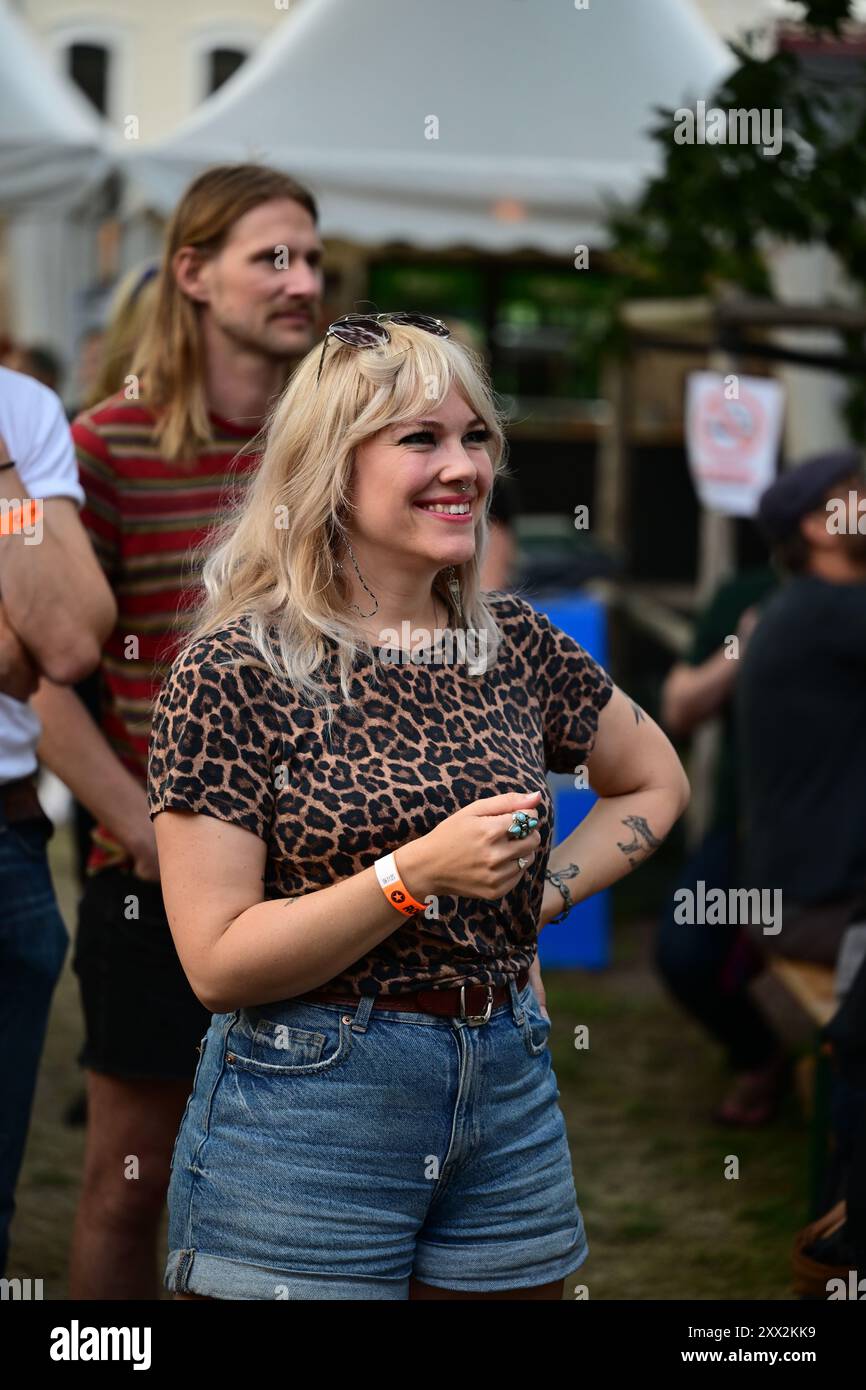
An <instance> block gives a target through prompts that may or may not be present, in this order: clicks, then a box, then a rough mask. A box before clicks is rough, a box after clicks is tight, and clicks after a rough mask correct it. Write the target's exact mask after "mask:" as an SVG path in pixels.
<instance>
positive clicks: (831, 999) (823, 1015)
mask: <svg viewBox="0 0 866 1390" xmlns="http://www.w3.org/2000/svg"><path fill="white" fill-rule="evenodd" d="M770 973H771V974H772V975H774V976H775V977H776V979H777V980H779V981H780V982H781V983H782V984H783V985H784V986H785V988H786V989H787V991H788V993H789V994H791V995H793V997H794V998H795V999H796V1001H797V1003H798V1004H799V1005H800V1007H801V1008H802V1009H803V1010H804V1012H805V1013H807V1014H808V1015H809V1017H810V1018H811V1020H812V1022H813V1023H815V1024H816V1025H817V1026H818V1027H819V1028H823V1027H824V1024H825V1023H829V1022H830V1019H831V1018H832V1017H833V1015H834V1013H835V1012H836V1008H837V1004H836V993H835V988H834V981H835V971H834V970H833V968H832V967H831V966H829V965H816V964H815V962H814V961H811V960H786V959H785V957H784V956H775V957H773V959H772V960H771V962H770Z"/></svg>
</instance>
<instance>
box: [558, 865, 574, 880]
mask: <svg viewBox="0 0 866 1390" xmlns="http://www.w3.org/2000/svg"><path fill="white" fill-rule="evenodd" d="M555 873H556V875H557V877H558V878H577V876H578V874H579V873H580V869H579V868H578V867H577V865H576V864H567V865H566V867H565V868H564V869H556V870H555Z"/></svg>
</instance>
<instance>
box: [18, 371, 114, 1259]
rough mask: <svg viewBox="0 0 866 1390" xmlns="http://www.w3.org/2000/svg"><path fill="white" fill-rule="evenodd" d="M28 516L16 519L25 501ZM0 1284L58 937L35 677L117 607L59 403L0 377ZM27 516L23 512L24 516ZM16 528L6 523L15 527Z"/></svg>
mask: <svg viewBox="0 0 866 1390" xmlns="http://www.w3.org/2000/svg"><path fill="white" fill-rule="evenodd" d="M27 500H30V501H33V502H34V503H36V504H37V510H36V513H35V516H34V515H29V516H27V515H25V509H24V508H23V505H22V504H23V503H24V502H25V501H27ZM0 501H2V510H0V516H2V525H0V1046H2V1055H3V1057H4V1066H3V1068H2V1070H0V1118H2V1125H0V1275H2V1274H3V1272H4V1270H5V1268H6V1261H7V1253H8V1243H9V1227H10V1223H11V1220H12V1214H13V1211H14V1195H15V1186H16V1183H17V1180H18V1173H19V1171H20V1167H21V1160H22V1157H23V1154H24V1145H25V1143H26V1139H27V1130H28V1127H29V1124H30V1112H31V1108H32V1103H33V1093H34V1089H35V1085H36V1074H37V1070H38V1066H39V1059H40V1057H41V1055H42V1047H43V1044H44V1041H45V1029H46V1026H47V1022H48V1011H49V1008H50V1004H51V997H52V994H53V992H54V986H55V984H56V983H57V979H58V976H59V975H60V971H61V968H62V966H63V961H64V957H65V955H66V947H67V942H68V937H67V934H66V928H65V926H64V924H63V919H62V918H61V916H60V912H59V910H58V907H57V901H56V898H55V895H54V888H53V885H52V882H51V875H50V872H49V868H48V857H47V854H46V844H47V841H48V839H49V837H50V835H51V833H52V826H51V822H50V821H49V820H48V818H47V817H46V816H45V815H44V813H43V811H42V808H41V806H40V804H39V798H38V796H37V793H36V782H35V773H36V770H37V759H36V745H37V741H38V738H39V720H38V718H37V716H36V714H35V712H34V710H33V709H32V707H31V705H30V703H29V697H30V696H31V695H32V693H33V692H34V691H35V689H36V686H37V683H38V681H39V679H40V676H46V677H48V678H50V679H51V680H52V681H54V682H57V683H58V689H59V688H60V687H61V685H63V686H65V685H68V684H69V683H70V682H72V681H75V680H78V679H79V678H80V677H81V676H83V675H85V674H86V673H87V672H88V671H90V670H91V669H92V668H93V667H94V666H95V665H96V664H97V662H98V660H99V654H100V650H101V647H102V643H103V641H104V640H105V638H106V637H107V635H108V633H109V632H110V631H111V628H112V626H113V624H114V621H115V618H116V615H117V609H116V606H115V603H114V599H113V598H112V595H111V590H110V589H109V587H108V584H107V583H106V581H105V579H104V578H103V575H102V571H101V570H100V568H99V565H98V563H97V560H96V557H95V555H94V554H93V550H92V548H91V546H90V543H89V541H88V539H87V536H86V533H85V531H84V528H83V526H82V525H81V522H80V520H79V517H78V508H79V507H80V506H81V505H82V503H83V502H84V492H83V490H82V488H81V485H80V483H79V481H78V470H77V468H76V465H75V455H74V452H73V449H72V441H71V439H70V436H69V428H68V425H67V422H66V418H65V415H64V413H63V407H62V405H61V404H60V401H59V400H58V399H57V397H56V396H55V395H54V393H53V392H52V391H49V390H48V389H47V388H46V387H44V386H42V385H41V384H40V383H39V382H37V381H34V380H33V379H32V378H30V377H27V376H24V375H21V374H19V373H17V372H13V371H9V370H8V369H7V368H5V367H0ZM28 510H29V509H28ZM16 516H17V518H18V519H17V521H16Z"/></svg>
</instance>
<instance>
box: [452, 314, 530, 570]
mask: <svg viewBox="0 0 866 1390" xmlns="http://www.w3.org/2000/svg"><path fill="white" fill-rule="evenodd" d="M448 326H449V328H450V329H451V336H452V338H454V340H455V342H458V343H460V344H461V346H463V347H465V348H468V349H469V351H470V352H472V353H474V354H475V356H476V357H477V358H478V359H480V361H481V362H485V365H486V356H487V355H486V353H485V351H484V338H483V335H482V333H481V331H480V330H479V329H478V328H477V327H476V326H475V324H473V323H470V322H469V320H468V319H450V320H449V324H448ZM519 511H520V499H519V493H518V489H517V483H516V481H515V479H514V476H513V475H512V474H510V473H508V472H507V471H506V469H505V468H503V470H502V472H501V473H499V474H498V475H497V477H496V479H495V482H494V485H493V492H492V495H491V498H490V508H489V512H488V525H489V533H488V539H487V549H486V551H485V554H484V558H483V560H482V562H481V575H480V583H481V588H482V589H484V590H487V591H491V592H495V591H496V590H499V589H510V588H511V587H512V585H513V584H515V583H516V581H517V570H518V553H517V533H516V531H515V527H514V523H515V520H516V518H517V515H518V513H519Z"/></svg>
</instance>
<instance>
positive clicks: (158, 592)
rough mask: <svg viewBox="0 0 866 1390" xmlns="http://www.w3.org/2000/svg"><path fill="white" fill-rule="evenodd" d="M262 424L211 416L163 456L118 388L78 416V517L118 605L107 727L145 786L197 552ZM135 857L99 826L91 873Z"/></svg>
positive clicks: (110, 649)
mask: <svg viewBox="0 0 866 1390" xmlns="http://www.w3.org/2000/svg"><path fill="white" fill-rule="evenodd" d="M258 427H259V422H256V423H255V424H254V425H252V426H251V427H249V428H244V427H242V426H240V425H237V424H234V423H232V422H231V421H228V420H224V419H222V418H221V417H219V416H216V415H211V428H212V431H213V437H212V442H211V443H210V444H209V445H208V446H207V447H206V448H205V449H204V450H203V451H202V453H201V454H200V455H199V457H198V458H197V459H195V460H194V461H193V462H188V463H181V462H175V463H169V462H167V461H166V460H165V459H164V458H162V456H161V455H160V452H159V445H158V443H157V441H156V437H155V433H154V417H153V414H152V412H151V411H150V410H149V409H148V407H147V406H146V405H145V404H143V403H142V402H141V401H128V400H126V399H125V398H124V396H123V393H122V392H119V393H118V394H117V395H116V396H111V397H109V399H108V400H106V401H103V402H102V403H101V404H100V405H97V406H95V407H93V409H91V410H87V411H85V412H84V413H83V414H81V415H79V416H78V418H77V419H76V420H75V422H74V424H73V426H72V437H73V439H74V441H75V448H76V452H77V455H78V466H79V470H80V474H81V483H82V486H83V488H84V491H85V493H86V496H87V502H86V505H85V507H84V509H83V510H82V513H81V517H82V521H83V523H84V525H85V527H86V528H87V531H88V533H89V535H90V539H91V542H92V544H93V547H94V549H95V551H96V554H97V556H98V557H99V561H100V563H101V565H102V567H103V569H104V571H105V573H106V576H107V577H108V580H109V583H110V584H111V587H112V589H113V591H114V596H115V598H116V600H117V607H118V617H117V625H116V626H115V629H114V631H113V632H112V634H111V636H110V637H109V638H108V641H107V642H106V644H105V647H104V649H103V654H102V663H101V666H100V674H101V685H102V695H101V701H102V715H101V720H100V726H101V728H102V732H103V734H104V735H105V737H106V738H107V740H108V741H109V743H110V744H111V746H112V748H113V749H114V752H115V753H116V754H117V756H118V757H119V758H120V760H121V762H122V763H123V764H124V766H125V767H126V768H128V770H129V771H130V772H131V773H132V775H133V776H134V777H135V778H136V779H137V780H138V781H139V782H140V783H141V785H142V788H145V787H146V785H147V753H148V741H149V738H150V724H151V713H152V703H153V700H154V698H155V696H156V694H157V692H158V691H159V688H160V686H161V685H162V683H163V680H164V679H165V676H166V675H167V673H168V669H169V667H170V666H171V663H172V661H173V659H174V656H175V655H176V653H177V651H178V649H179V647H180V646H182V644H183V637H184V633H185V632H186V631H187V630H188V628H189V609H190V608H191V607H194V606H195V603H196V601H197V600H198V598H200V597H201V596H202V589H201V581H200V571H201V563H200V558H199V559H198V560H197V561H196V560H195V557H194V556H192V555H191V553H190V552H191V551H192V550H193V548H194V547H196V546H198V545H199V544H200V543H201V542H202V541H204V540H205V538H206V537H207V536H208V534H209V533H210V532H211V531H212V528H213V527H214V525H215V524H217V523H218V522H219V521H220V520H221V519H222V516H223V514H224V512H225V508H226V505H227V503H228V502H229V500H230V498H231V495H232V493H233V491H235V490H237V488H243V486H244V484H245V483H246V481H248V479H249V477H250V474H251V473H252V472H253V471H254V470H255V468H256V466H257V464H258V459H259V455H258V453H252V452H250V451H249V450H247V452H246V453H244V452H239V451H243V450H244V448H245V446H248V445H249V441H250V440H251V439H252V438H253V437H254V436H255V434H256V432H257V430H258ZM130 863H131V861H130V856H129V855H128V854H127V852H126V851H125V850H124V848H123V846H122V845H120V844H119V842H118V841H117V840H116V839H115V838H114V836H113V835H112V834H111V832H110V831H109V830H108V829H107V828H106V827H105V826H103V825H99V826H97V827H96V829H95V830H94V831H93V846H92V849H91V853H90V858H89V861H88V866H87V871H88V873H97V872H98V871H99V870H100V869H102V868H106V867H108V866H109V865H113V864H126V865H129V864H130Z"/></svg>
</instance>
